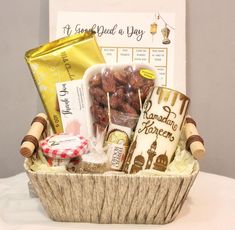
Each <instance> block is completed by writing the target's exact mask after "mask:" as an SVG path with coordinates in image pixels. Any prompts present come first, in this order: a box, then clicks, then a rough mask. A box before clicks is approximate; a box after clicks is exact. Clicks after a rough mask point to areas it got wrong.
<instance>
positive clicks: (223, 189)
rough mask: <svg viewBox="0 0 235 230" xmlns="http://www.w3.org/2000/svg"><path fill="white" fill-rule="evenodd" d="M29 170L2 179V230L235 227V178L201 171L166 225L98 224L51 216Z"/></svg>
mask: <svg viewBox="0 0 235 230" xmlns="http://www.w3.org/2000/svg"><path fill="white" fill-rule="evenodd" d="M27 182H28V178H27V176H26V174H25V173H21V174H18V175H16V176H14V177H10V178H4V179H0V230H8V229H12V230H13V229H14V230H34V229H39V230H52V229H55V230H62V229H63V230H65V229H86V230H89V229H95V230H98V229H110V228H112V230H115V229H135V230H136V229H164V230H166V229H174V230H177V229H179V230H183V229H187V230H193V229H197V230H198V229H202V230H203V229H206V230H207V229H213V230H215V229H219V230H222V229H223V230H224V229H225V230H230V229H231V230H234V229H235V180H234V179H231V178H227V177H222V176H218V175H214V174H208V173H204V172H200V173H199V175H198V177H197V179H196V181H195V183H194V185H193V187H192V189H191V191H190V193H189V196H188V198H187V200H186V202H185V204H184V206H183V208H182V210H181V212H180V214H179V215H178V216H177V218H176V219H175V220H174V221H173V222H172V223H169V224H166V225H157V226H156V225H112V226H111V225H97V224H85V223H61V222H53V221H52V220H50V219H49V218H48V217H47V215H46V213H45V211H44V210H43V208H42V206H41V204H40V201H39V199H37V198H30V196H29V193H28V187H27Z"/></svg>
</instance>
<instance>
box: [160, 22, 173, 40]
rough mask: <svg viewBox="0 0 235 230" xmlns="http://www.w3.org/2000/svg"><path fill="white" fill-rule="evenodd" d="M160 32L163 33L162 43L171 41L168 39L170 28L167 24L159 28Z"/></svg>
mask: <svg viewBox="0 0 235 230" xmlns="http://www.w3.org/2000/svg"><path fill="white" fill-rule="evenodd" d="M161 32H162V35H163V40H162V43H163V44H165V45H167V44H170V43H171V41H170V39H169V34H170V29H169V28H167V24H165V27H164V28H163V29H162V30H161Z"/></svg>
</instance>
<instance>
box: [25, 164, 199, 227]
mask: <svg viewBox="0 0 235 230" xmlns="http://www.w3.org/2000/svg"><path fill="white" fill-rule="evenodd" d="M29 164H30V161H28V160H26V161H25V169H26V171H27V174H28V176H29V178H30V181H31V182H32V184H33V186H34V188H35V190H36V192H37V194H38V196H39V198H40V200H41V202H42V205H43V207H44V209H45V210H46V212H47V214H48V216H49V217H50V218H51V219H53V220H55V221H63V222H65V221H70V222H90V223H106V224H111V223H119V224H165V223H169V222H171V221H173V220H174V219H175V217H176V216H177V214H178V213H179V211H180V210H181V207H182V205H183V203H184V201H185V199H186V197H187V195H188V192H189V190H190V188H191V186H192V184H193V182H194V180H195V178H196V176H197V174H198V171H199V166H198V165H197V167H196V168H195V171H194V173H193V174H192V175H190V176H184V177H182V176H164V177H162V176H151V177H146V176H135V175H102V174H62V173H61V174H51V173H50V174H49V173H35V172H32V171H30V170H29V167H28V165H29Z"/></svg>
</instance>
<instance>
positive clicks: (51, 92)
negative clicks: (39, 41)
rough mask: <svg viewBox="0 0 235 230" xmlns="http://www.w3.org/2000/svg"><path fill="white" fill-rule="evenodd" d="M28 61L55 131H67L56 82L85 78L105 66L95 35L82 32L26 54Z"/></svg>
mask: <svg viewBox="0 0 235 230" xmlns="http://www.w3.org/2000/svg"><path fill="white" fill-rule="evenodd" d="M25 59H26V61H27V63H28V65H29V68H30V70H31V73H32V76H33V79H34V82H35V84H36V86H37V89H38V92H39V94H40V97H41V100H42V102H43V105H44V108H45V110H46V112H47V114H48V117H49V120H50V122H51V125H52V128H53V130H54V132H56V133H61V132H63V128H62V122H61V117H60V112H59V109H58V107H59V106H58V101H57V96H56V83H58V82H64V81H70V80H77V79H81V78H82V77H83V74H84V72H85V71H86V69H87V68H88V67H90V66H92V65H94V64H98V63H104V58H103V55H102V53H101V51H100V49H99V47H98V45H97V42H96V39H95V35H94V33H93V32H85V33H80V34H76V35H72V36H69V37H65V38H61V39H58V40H55V41H53V42H50V43H47V44H45V45H42V46H40V47H38V48H35V49H32V50H29V51H28V52H26V54H25ZM65 93H66V89H65Z"/></svg>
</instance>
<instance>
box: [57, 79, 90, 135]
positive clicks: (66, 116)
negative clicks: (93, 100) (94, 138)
mask: <svg viewBox="0 0 235 230" xmlns="http://www.w3.org/2000/svg"><path fill="white" fill-rule="evenodd" d="M56 88H57V96H58V100H59V106H60V114H61V119H62V124H63V128H64V132H65V133H71V134H74V135H77V134H79V135H82V136H84V137H87V135H88V128H87V122H86V119H85V118H86V110H85V100H84V92H83V81H82V80H74V81H67V82H62V83H57V84H56Z"/></svg>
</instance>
